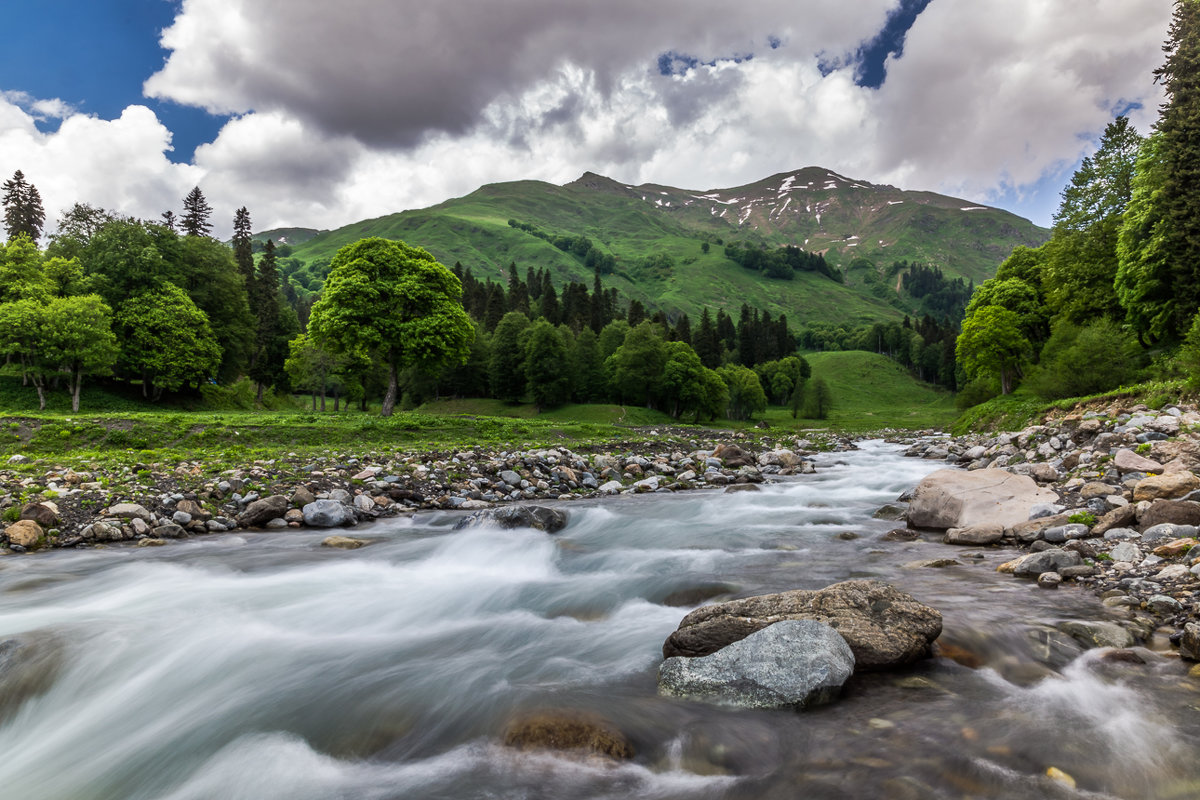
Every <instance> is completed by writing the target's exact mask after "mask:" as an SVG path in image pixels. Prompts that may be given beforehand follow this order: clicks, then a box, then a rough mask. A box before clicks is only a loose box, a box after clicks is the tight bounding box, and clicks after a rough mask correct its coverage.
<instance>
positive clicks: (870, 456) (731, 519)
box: [0, 442, 1200, 800]
mask: <svg viewBox="0 0 1200 800" xmlns="http://www.w3.org/2000/svg"><path fill="white" fill-rule="evenodd" d="M899 453H900V450H899V448H897V447H895V446H892V445H887V444H884V443H882V442H868V443H863V444H862V446H861V449H860V450H858V451H855V452H848V453H836V454H826V455H822V456H820V457H819V458H818V461H817V469H818V472H817V474H815V475H808V476H801V477H797V478H794V479H789V480H786V481H781V482H779V483H775V484H770V485H765V486H763V487H762V490H761V491H759V492H739V493H728V494H727V493H723V492H690V493H680V494H675V495H663V494H652V495H642V496H637V497H631V498H620V499H610V500H607V501H603V502H591V501H584V502H575V503H570V504H565V505H564V507H565V508H566V510H567V511H568V513H569V514H570V523H569V525H568V527H567V528H566V529H565V530H564V531H562V532H561V533H560V534H558V535H555V536H549V535H546V534H544V533H540V532H537V531H530V530H516V531H500V530H491V529H479V528H476V529H468V530H464V531H455V530H453V524H454V522H455V521H456V519H458V515H455V514H452V513H426V514H420V515H416V516H414V517H409V518H403V519H394V520H388V521H381V522H377V523H374V524H372V525H370V526H365V527H361V528H359V529H357V530H356V531H355V532H354V534H353V535H355V536H356V537H360V538H365V539H368V540H370V544H369V545H368V546H367V547H364V548H362V549H359V550H355V551H341V550H330V549H328V548H322V547H320V546H319V543H320V541H321V539H322V538H323V537H324V535H325V534H324V533H320V532H312V531H288V532H280V533H261V534H244V533H243V534H240V535H215V536H208V537H202V538H196V539H191V540H187V541H183V542H179V543H172V544H170V545H169V546H166V547H161V548H130V547H113V548H110V549H95V550H85V551H60V552H53V553H47V554H42V555H38V556H24V557H17V556H13V557H8V558H4V559H0V642H2V641H4V640H14V639H15V640H16V641H19V642H22V643H23V645H24V649H23V650H22V651H21V653H23V654H25V655H24V656H23V657H26V658H32V659H33V660H32V662H31V663H32V667H31V666H30V664H29V663H26V664H25V666H24V668H22V667H21V666H20V664H19V663H18V664H16V665H13V664H11V663H10V664H9V667H8V669H7V672H8V674H7V675H5V674H4V673H3V672H0V753H3V754H4V756H3V758H0V797H3V798H4V799H5V800H110V799H111V800H142V799H143V798H145V799H149V798H154V799H155V800H212V799H213V798H220V800H243V799H244V800H274V799H275V798H279V800H283V799H284V798H286V799H287V800H393V799H395V800H399V798H406V799H410V798H447V800H449V799H450V798H454V799H455V800H463V799H467V798H531V799H532V798H547V799H548V800H549V799H551V798H564V799H568V800H585V799H587V798H822V799H823V798H901V800H903V798H963V797H974V798H1010V797H1011V798H1037V797H1054V798H1057V797H1119V798H1129V799H1130V800H1135V799H1136V800H1143V799H1149V798H1163V799H1164V800H1165V799H1168V798H1180V799H1182V798H1195V797H1200V758H1198V757H1197V755H1196V753H1197V745H1200V711H1198V708H1200V679H1197V678H1190V677H1188V673H1187V666H1188V665H1186V664H1182V663H1181V662H1179V661H1178V659H1175V658H1172V657H1169V656H1168V655H1165V654H1160V653H1154V652H1150V651H1140V653H1141V656H1140V657H1141V660H1143V661H1144V662H1146V663H1142V664H1138V663H1130V662H1128V661H1117V662H1113V661H1110V660H1107V659H1105V658H1104V657H1103V656H1104V651H1096V650H1090V651H1084V650H1083V649H1082V648H1080V647H1079V646H1078V645H1076V644H1075V642H1074V641H1073V640H1072V639H1071V638H1070V637H1068V636H1066V635H1065V634H1063V633H1061V632H1060V631H1059V630H1058V628H1057V627H1056V626H1058V625H1060V624H1061V623H1062V622H1064V621H1067V620H1075V619H1079V620H1101V619H1111V617H1110V616H1109V613H1110V612H1109V611H1108V610H1107V609H1105V608H1104V607H1103V606H1101V605H1100V604H1099V602H1098V601H1097V600H1096V599H1095V598H1093V597H1091V596H1090V595H1086V594H1084V593H1082V592H1079V591H1077V590H1075V589H1072V588H1062V589H1059V590H1057V591H1044V590H1039V589H1037V588H1035V587H1034V585H1033V584H1032V583H1030V582H1026V581H1019V580H1015V579H1013V578H1012V577H1010V576H1007V575H1000V574H997V573H996V572H995V567H996V566H997V565H998V564H999V563H1001V562H1002V561H1003V560H1006V559H1007V558H1010V557H1012V553H1011V552H1008V551H1001V550H995V549H980V548H974V549H972V548H954V547H950V546H946V545H942V544H941V543H940V542H938V541H937V540H936V539H935V538H932V537H929V538H927V539H925V540H922V541H916V542H890V541H884V540H882V539H881V537H882V535H883V534H884V533H885V532H886V531H888V530H889V529H890V528H892V527H894V526H895V524H894V523H887V522H882V521H879V520H874V519H872V518H871V514H872V512H874V511H875V509H877V508H878V507H879V506H881V505H882V504H884V503H886V502H888V501H891V500H894V499H895V498H896V497H897V496H898V495H899V494H900V493H901V492H903V491H904V490H906V489H910V488H911V487H912V486H914V485H915V484H916V483H917V482H918V481H919V480H920V478H921V477H922V476H923V475H924V474H925V473H927V472H929V471H931V470H933V469H936V468H938V467H940V466H943V465H941V464H937V463H932V462H925V461H918V460H914V459H905V458H902V457H901V456H900V454H899ZM935 558H954V559H956V560H957V562H958V563H957V564H952V565H950V566H946V567H942V568H931V567H920V566H915V565H913V562H916V561H920V560H926V559H935ZM860 577H862V578H868V577H869V578H878V579H881V580H885V581H888V582H891V583H893V584H895V585H896V586H898V587H899V588H901V589H903V590H905V591H907V592H909V593H911V594H912V595H914V596H915V597H916V598H917V599H918V600H921V601H923V602H925V603H928V604H929V605H932V606H933V607H935V608H937V609H939V610H940V611H941V612H942V613H943V615H944V617H945V631H944V633H943V636H942V639H941V641H942V643H944V644H945V645H947V652H953V653H955V654H956V657H957V661H956V660H951V659H950V658H945V657H941V658H936V659H931V660H930V661H928V662H924V663H922V664H920V665H917V666H915V667H913V668H911V669H907V670H903V671H900V672H892V673H886V674H876V675H868V676H856V677H855V678H853V679H851V682H850V683H849V684H848V685H847V687H846V691H845V694H844V696H843V698H842V699H841V700H840V701H838V702H836V703H834V704H832V705H829V706H825V707H822V708H819V709H816V710H813V711H810V712H806V713H802V714H798V713H794V712H763V711H746V710H738V709H731V708H723V707H717V706H711V705H706V704H702V703H692V702H686V701H682V700H677V699H670V698H662V697H659V696H658V695H657V693H656V683H655V674H656V670H657V668H658V665H659V663H660V662H661V659H662V656H661V646H662V643H663V640H664V639H665V638H666V637H667V635H668V634H670V632H671V631H672V630H674V629H675V627H676V625H677V624H678V623H679V620H680V619H681V618H682V617H683V616H684V614H685V613H686V612H687V611H688V610H689V608H691V607H693V606H690V605H680V604H679V603H680V602H681V598H683V599H684V600H686V599H687V598H688V597H689V593H690V592H696V591H699V592H700V593H702V594H703V593H705V592H707V593H709V594H711V593H714V592H715V593H718V597H719V598H729V597H740V596H746V595H751V594H761V593H765V592H774V591H782V590H786V589H796V588H810V589H812V588H820V587H822V586H826V585H828V584H830V583H834V582H837V581H841V580H846V579H850V578H860ZM691 596H692V597H695V596H696V595H695V594H692V595H691ZM693 602H698V601H693ZM29 654H32V656H30V655H29ZM2 655H3V650H0V656H2ZM10 661H12V659H10ZM959 662H962V663H959ZM3 663H5V662H3V660H0V664H3ZM22 669H23V671H22ZM14 676H15V677H14ZM6 680H7V681H8V683H7V684H6V683H5V681H6ZM14 682H15V685H14ZM6 693H7V700H6V699H5V697H6ZM543 709H573V710H582V711H586V712H589V713H593V714H599V715H601V716H603V717H604V718H605V719H607V720H609V721H610V722H611V723H612V724H613V725H615V726H616V727H617V728H619V729H620V730H622V731H623V732H624V733H625V734H626V735H627V736H628V737H629V738H630V740H631V742H632V744H633V746H634V749H635V751H636V756H635V758H634V759H633V760H632V761H630V762H627V763H624V764H621V765H617V766H614V765H612V764H610V763H607V762H604V761H601V760H599V759H590V760H589V759H578V758H573V757H569V756H559V755H554V754H549V753H524V752H517V751H513V750H511V749H508V748H505V747H504V746H503V745H502V744H501V741H502V736H503V732H504V729H505V727H506V725H507V724H508V723H509V721H510V720H512V719H513V718H514V716H517V715H520V714H522V713H527V712H532V711H537V710H543ZM1051 768H1053V770H1055V771H1061V773H1064V774H1065V775H1066V776H1070V778H1069V779H1068V778H1065V777H1062V778H1060V780H1057V781H1056V780H1053V779H1051V778H1049V777H1047V770H1051ZM1055 774H1058V773H1057V772H1056V773H1055ZM1068 780H1073V781H1074V782H1075V784H1076V785H1077V788H1071V787H1070V786H1069V784H1068V783H1067V782H1066V781H1068Z"/></svg>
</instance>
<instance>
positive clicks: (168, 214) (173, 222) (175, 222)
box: [162, 210, 179, 233]
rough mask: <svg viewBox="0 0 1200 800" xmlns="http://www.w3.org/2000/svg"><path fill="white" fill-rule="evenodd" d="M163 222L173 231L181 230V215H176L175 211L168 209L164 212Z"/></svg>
mask: <svg viewBox="0 0 1200 800" xmlns="http://www.w3.org/2000/svg"><path fill="white" fill-rule="evenodd" d="M162 224H163V225H165V226H166V227H167V230H169V231H171V232H172V233H178V232H179V217H177V216H175V212H174V211H171V210H167V211H164V212H163V213H162Z"/></svg>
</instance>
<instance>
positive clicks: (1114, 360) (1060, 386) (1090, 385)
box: [1027, 318, 1141, 400]
mask: <svg viewBox="0 0 1200 800" xmlns="http://www.w3.org/2000/svg"><path fill="white" fill-rule="evenodd" d="M1140 360H1141V353H1140V349H1139V348H1138V346H1137V342H1136V341H1135V340H1134V339H1133V337H1132V336H1131V335H1130V334H1129V333H1128V332H1126V331H1125V330H1123V329H1122V328H1121V327H1120V326H1118V325H1117V324H1116V323H1115V322H1113V321H1112V320H1111V319H1104V318H1102V319H1098V320H1096V321H1094V322H1092V323H1090V324H1088V325H1083V326H1080V325H1076V324H1074V323H1072V322H1070V321H1068V320H1067V319H1065V318H1064V319H1062V320H1060V321H1058V322H1056V323H1055V324H1054V329H1053V332H1052V333H1051V334H1050V338H1049V340H1047V342H1046V344H1045V346H1044V347H1043V348H1042V356H1041V360H1040V363H1039V366H1038V367H1037V369H1036V370H1035V371H1034V372H1033V373H1031V374H1030V376H1029V379H1028V381H1027V383H1028V385H1029V387H1030V388H1031V389H1033V391H1034V392H1036V393H1037V394H1038V395H1039V396H1041V397H1044V398H1046V399H1047V400H1054V399H1057V398H1060V397H1077V396H1079V395H1086V394H1095V393H1097V392H1103V391H1106V390H1108V389H1115V388H1116V387H1118V386H1120V385H1121V384H1124V383H1131V382H1133V380H1134V379H1135V377H1136V374H1137V369H1138V366H1139V363H1138V362H1139V361H1140Z"/></svg>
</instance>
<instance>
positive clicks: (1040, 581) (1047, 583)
mask: <svg viewBox="0 0 1200 800" xmlns="http://www.w3.org/2000/svg"><path fill="white" fill-rule="evenodd" d="M1062 581H1063V578H1062V575H1059V574H1058V573H1057V572H1043V573H1042V574H1041V575H1038V576H1037V585H1038V586H1039V587H1041V588H1042V589H1057V588H1058V585H1059V584H1060V583H1062Z"/></svg>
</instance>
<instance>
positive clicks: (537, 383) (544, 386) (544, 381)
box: [525, 319, 571, 408]
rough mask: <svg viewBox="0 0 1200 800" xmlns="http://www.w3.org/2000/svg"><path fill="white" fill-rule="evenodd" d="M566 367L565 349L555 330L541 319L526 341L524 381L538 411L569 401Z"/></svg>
mask: <svg viewBox="0 0 1200 800" xmlns="http://www.w3.org/2000/svg"><path fill="white" fill-rule="evenodd" d="M566 363H567V347H566V344H565V343H564V342H563V340H562V336H561V335H560V334H559V332H558V330H556V329H555V327H554V326H553V325H551V324H550V323H549V322H548V321H546V320H544V319H541V320H538V321H537V322H535V323H534V324H533V325H532V327H530V328H529V332H528V334H527V335H526V337H525V380H526V382H527V385H528V387H529V394H530V395H531V396H532V397H533V402H534V404H536V405H537V407H538V408H553V407H554V406H558V405H562V404H563V403H565V402H566V401H567V399H568V398H569V397H570V394H571V386H570V376H569V374H568V372H567V371H566V370H565V369H564V366H565V365H566Z"/></svg>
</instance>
